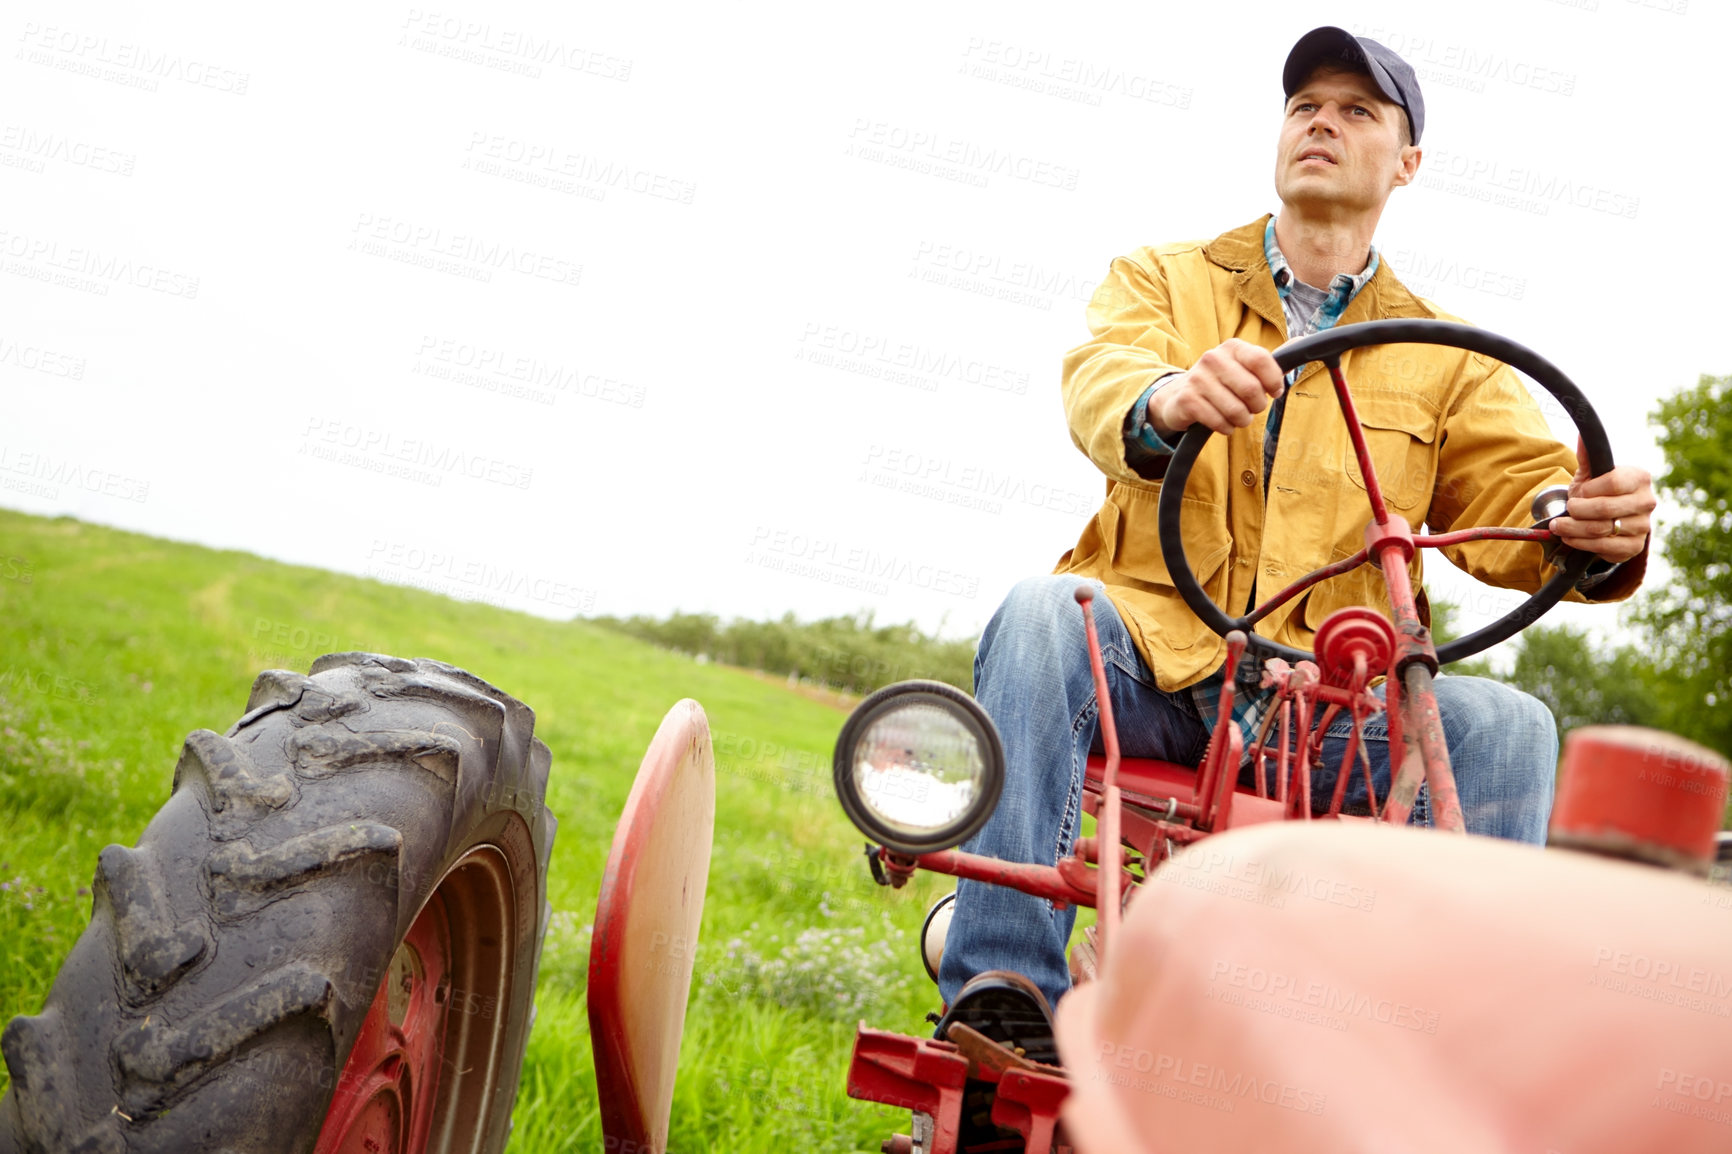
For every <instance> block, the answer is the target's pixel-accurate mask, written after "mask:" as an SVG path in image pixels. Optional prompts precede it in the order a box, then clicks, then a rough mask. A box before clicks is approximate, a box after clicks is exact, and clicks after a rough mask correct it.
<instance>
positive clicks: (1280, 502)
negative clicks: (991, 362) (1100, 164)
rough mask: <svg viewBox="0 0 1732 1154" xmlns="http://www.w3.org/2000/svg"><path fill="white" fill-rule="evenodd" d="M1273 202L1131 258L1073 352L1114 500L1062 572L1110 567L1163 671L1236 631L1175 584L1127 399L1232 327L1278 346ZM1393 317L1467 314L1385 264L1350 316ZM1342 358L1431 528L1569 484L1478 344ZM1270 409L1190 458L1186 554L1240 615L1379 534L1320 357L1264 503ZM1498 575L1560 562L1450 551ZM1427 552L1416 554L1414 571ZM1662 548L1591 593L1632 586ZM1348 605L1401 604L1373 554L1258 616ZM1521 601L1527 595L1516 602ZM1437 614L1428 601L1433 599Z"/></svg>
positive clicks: (1416, 512) (1492, 550)
mask: <svg viewBox="0 0 1732 1154" xmlns="http://www.w3.org/2000/svg"><path fill="white" fill-rule="evenodd" d="M1268 219H1269V218H1268V217H1267V216H1265V217H1262V218H1259V219H1258V220H1257V221H1255V222H1253V223H1252V224H1248V225H1246V226H1245V227H1244V228H1239V229H1235V230H1233V231H1232V232H1228V233H1225V234H1223V235H1221V236H1218V237H1216V238H1215V239H1214V240H1212V241H1208V242H1206V243H1204V242H1200V241H1192V242H1187V243H1182V244H1170V245H1158V246H1155V247H1153V248H1144V249H1139V250H1138V251H1137V252H1134V253H1132V254H1131V255H1129V256H1124V257H1120V258H1118V259H1117V260H1115V261H1114V262H1113V264H1112V268H1111V271H1110V272H1109V274H1108V275H1107V277H1106V279H1105V280H1104V281H1103V282H1102V283H1101V286H1100V288H1099V289H1098V290H1097V291H1096V292H1095V294H1094V299H1093V300H1092V301H1091V302H1090V303H1089V310H1088V321H1089V330H1090V331H1091V332H1092V333H1093V334H1094V339H1093V340H1091V341H1089V342H1088V343H1086V344H1083V345H1080V346H1078V347H1077V348H1075V349H1073V350H1071V352H1070V353H1069V354H1068V355H1067V356H1066V357H1065V361H1064V404H1065V414H1066V417H1067V419H1068V420H1069V422H1070V432H1071V439H1072V440H1073V441H1074V442H1075V443H1076V446H1077V447H1078V448H1079V449H1081V450H1082V451H1083V452H1084V453H1086V454H1087V455H1088V457H1089V459H1090V460H1092V461H1093V462H1094V463H1095V465H1096V466H1097V467H1098V468H1099V469H1100V470H1101V472H1103V473H1105V474H1106V477H1107V491H1106V503H1105V504H1103V505H1102V506H1101V508H1100V511H1099V512H1098V513H1097V514H1096V515H1095V517H1094V519H1093V520H1092V521H1090V522H1089V523H1088V526H1087V527H1086V528H1085V529H1084V530H1083V534H1082V537H1081V539H1080V540H1078V541H1077V543H1076V546H1075V547H1074V548H1072V549H1071V550H1070V551H1068V552H1067V553H1065V555H1064V556H1063V557H1062V558H1060V559H1059V564H1058V568H1057V570H1056V572H1059V573H1076V574H1078V575H1080V576H1084V577H1093V578H1097V579H1099V580H1100V581H1102V582H1104V583H1105V585H1106V589H1107V594H1108V596H1110V597H1111V598H1112V601H1113V604H1114V605H1115V606H1116V607H1117V608H1118V610H1119V615H1120V616H1121V617H1123V618H1124V621H1125V624H1126V625H1127V626H1128V627H1129V629H1130V633H1131V636H1132V637H1133V638H1134V639H1135V641H1136V644H1137V648H1138V649H1139V650H1140V651H1141V652H1142V655H1143V658H1144V660H1146V661H1147V662H1148V663H1149V666H1150V668H1151V669H1153V670H1154V671H1155V676H1156V678H1157V680H1158V682H1159V684H1160V686H1161V688H1162V689H1166V690H1173V689H1180V688H1183V687H1184V686H1187V685H1190V684H1193V683H1194V682H1197V681H1200V680H1202V678H1204V677H1205V676H1207V675H1208V674H1209V673H1211V672H1213V671H1214V670H1215V669H1217V668H1219V666H1220V665H1221V662H1222V661H1223V659H1224V656H1225V649H1226V646H1225V642H1223V641H1222V640H1221V639H1220V638H1218V637H1217V636H1216V635H1215V634H1214V633H1213V632H1212V631H1211V630H1210V629H1209V628H1208V627H1207V626H1206V625H1204V624H1203V623H1202V622H1201V621H1199V620H1198V619H1197V618H1196V616H1195V615H1194V614H1193V613H1192V612H1191V610H1190V608H1189V607H1188V606H1186V605H1185V603H1184V601H1183V600H1182V599H1181V598H1180V596H1179V594H1178V591H1177V590H1175V589H1174V588H1173V585H1172V581H1171V578H1170V577H1169V575H1168V572H1167V565H1166V561H1165V560H1164V559H1163V557H1162V555H1161V547H1160V541H1159V539H1158V536H1157V532H1156V528H1155V506H1156V503H1157V501H1158V500H1159V497H1160V492H1161V483H1160V481H1159V480H1148V479H1145V478H1144V477H1142V476H1139V475H1138V474H1137V473H1135V472H1134V471H1133V470H1132V469H1131V468H1130V467H1129V466H1128V465H1127V464H1126V462H1125V442H1124V426H1125V416H1126V414H1128V413H1129V412H1130V409H1131V406H1132V405H1134V404H1135V403H1136V400H1137V398H1138V397H1139V396H1140V395H1141V394H1142V392H1143V390H1144V389H1145V388H1147V387H1148V386H1149V384H1150V383H1151V382H1152V381H1154V380H1155V379H1156V378H1157V377H1159V376H1161V375H1162V374H1165V373H1171V372H1178V371H1182V370H1185V369H1188V368H1190V367H1191V366H1192V365H1193V364H1194V363H1196V361H1197V359H1198V358H1199V357H1201V356H1202V355H1203V353H1205V352H1207V351H1208V350H1209V349H1211V348H1214V347H1215V346H1216V345H1218V344H1220V343H1221V342H1222V341H1225V340H1227V339H1228V338H1229V337H1238V338H1239V339H1240V340H1244V341H1249V342H1250V343H1252V344H1256V345H1261V346H1262V347H1263V348H1266V349H1270V350H1274V349H1276V348H1278V347H1279V346H1280V345H1281V344H1282V343H1283V342H1285V341H1286V339H1287V324H1286V319H1285V316H1284V315H1283V312H1282V308H1281V298H1280V295H1279V293H1278V292H1277V290H1276V288H1275V282H1274V279H1273V278H1272V277H1271V276H1270V273H1269V265H1268V262H1267V260H1266V259H1265V257H1264V253H1263V230H1264V227H1265V225H1266V224H1267V222H1268ZM1386 317H1435V318H1438V319H1442V320H1458V319H1459V318H1457V317H1452V316H1450V315H1448V314H1447V313H1443V312H1441V311H1439V310H1438V309H1437V308H1435V307H1434V306H1432V305H1431V304H1429V303H1428V302H1426V301H1423V300H1421V299H1420V298H1418V297H1416V296H1414V295H1413V294H1412V293H1410V292H1408V290H1407V289H1406V288H1405V287H1404V286H1403V285H1402V284H1401V282H1400V281H1398V280H1397V279H1396V278H1395V274H1394V273H1392V272H1391V271H1390V269H1389V265H1388V263H1387V262H1384V263H1382V264H1381V265H1380V267H1379V268H1378V270H1377V274H1376V275H1375V276H1373V277H1372V278H1371V280H1370V281H1369V282H1367V283H1366V285H1365V287H1364V288H1363V289H1361V290H1360V292H1359V294H1358V295H1357V296H1355V297H1354V298H1353V301H1352V303H1351V304H1350V305H1348V307H1347V309H1346V311H1345V312H1344V313H1343V314H1342V316H1341V320H1340V323H1341V324H1344V325H1345V324H1353V323H1355V322H1358V321H1368V320H1380V319H1383V318H1386ZM1342 369H1343V371H1344V372H1345V374H1346V377H1347V383H1348V384H1349V386H1351V387H1352V389H1353V397H1354V401H1355V402H1356V404H1357V406H1358V410H1359V417H1360V420H1361V422H1362V423H1363V424H1364V426H1365V432H1366V440H1367V442H1368V444H1369V446H1370V448H1371V452H1372V456H1373V459H1374V460H1375V461H1376V464H1377V475H1378V480H1379V482H1380V483H1381V485H1382V487H1383V493H1384V498H1385V500H1386V501H1387V502H1388V504H1389V506H1390V509H1391V511H1392V512H1397V513H1400V514H1401V515H1403V516H1404V517H1406V518H1407V520H1408V521H1409V523H1411V524H1412V525H1413V527H1414V529H1415V531H1419V529H1420V525H1421V524H1422V523H1424V524H1426V525H1428V526H1430V529H1431V531H1433V532H1446V531H1449V530H1452V529H1466V528H1471V527H1474V526H1481V525H1519V526H1526V525H1528V524H1529V523H1530V522H1531V516H1530V513H1529V504H1530V502H1531V501H1532V499H1533V495H1534V494H1535V493H1537V492H1538V491H1539V490H1540V489H1543V488H1545V487H1546V486H1548V485H1567V484H1569V482H1570V478H1571V476H1572V475H1573V474H1574V472H1575V468H1576V458H1575V454H1574V453H1573V452H1572V451H1570V450H1569V449H1568V448H1566V447H1564V446H1563V445H1560V444H1559V443H1558V441H1557V439H1556V438H1555V437H1554V436H1553V435H1552V433H1551V431H1550V429H1549V428H1548V427H1547V425H1546V422H1545V418H1544V417H1543V416H1542V415H1541V414H1540V410H1539V407H1538V406H1537V405H1536V404H1535V403H1534V400H1533V397H1532V396H1531V395H1530V394H1529V393H1528V391H1527V388H1526V386H1525V385H1524V384H1523V383H1522V382H1521V380H1520V378H1519V377H1517V376H1516V374H1515V373H1514V372H1512V371H1511V370H1510V369H1508V368H1506V367H1504V366H1503V365H1501V364H1499V363H1498V362H1496V361H1493V360H1491V359H1490V358H1488V357H1485V356H1482V355H1481V354H1479V353H1472V352H1467V351H1465V350H1462V349H1452V348H1444V347H1442V346H1438V345H1385V346H1380V347H1375V348H1366V349H1360V350H1356V351H1354V352H1350V353H1348V354H1346V355H1345V356H1344V357H1343V358H1342ZM1267 416H1268V411H1267V410H1265V411H1264V412H1263V413H1261V414H1259V415H1258V416H1257V419H1256V420H1255V421H1253V422H1252V423H1251V425H1250V426H1249V427H1247V428H1244V429H1241V430H1239V431H1238V432H1237V433H1235V434H1234V435H1233V436H1231V437H1219V436H1217V437H1212V438H1210V440H1209V443H1208V444H1207V445H1206V446H1205V447H1204V449H1203V452H1202V455H1201V456H1200V457H1199V458H1198V461H1197V465H1196V467H1195V468H1194V469H1193V470H1192V472H1191V477H1190V484H1189V486H1188V489H1187V491H1186V495H1185V503H1184V510H1185V511H1184V518H1183V522H1182V524H1183V529H1184V540H1185V553H1186V556H1187V558H1188V560H1189V562H1190V565H1191V568H1192V571H1193V572H1195V573H1196V574H1197V576H1198V579H1199V581H1200V582H1201V584H1202V586H1203V588H1204V589H1205V590H1206V591H1207V592H1208V594H1209V596H1210V598H1211V599H1212V600H1213V601H1214V602H1215V603H1216V604H1217V605H1220V606H1222V607H1223V608H1224V609H1225V610H1226V611H1227V613H1228V614H1229V615H1230V616H1234V617H1237V616H1239V615H1240V614H1242V613H1244V612H1245V608H1246V602H1247V599H1248V598H1249V597H1250V595H1251V593H1252V590H1253V586H1255V590H1256V593H1257V595H1258V597H1259V599H1262V598H1266V597H1268V596H1269V595H1271V594H1273V593H1275V592H1276V591H1278V590H1279V589H1281V588H1283V587H1285V586H1286V585H1288V584H1289V583H1291V582H1292V581H1294V580H1296V579H1298V578H1299V577H1301V576H1303V575H1304V574H1306V573H1308V572H1310V571H1311V570H1313V569H1316V568H1318V567H1319V566H1322V565H1327V564H1329V563H1330V562H1332V561H1338V560H1340V559H1341V558H1343V557H1347V556H1350V555H1351V554H1353V553H1356V552H1358V551H1359V550H1360V549H1361V548H1363V547H1364V543H1365V542H1364V530H1365V526H1366V524H1367V523H1368V522H1369V521H1370V519H1371V506H1370V503H1369V502H1368V501H1367V500H1366V497H1365V488H1364V481H1363V479H1362V478H1361V477H1360V475H1359V467H1358V462H1357V461H1356V460H1355V459H1354V456H1353V449H1352V446H1351V444H1350V442H1349V440H1348V436H1347V426H1346V424H1345V422H1344V421H1343V420H1342V416H1341V410H1340V407H1339V405H1338V404H1337V402H1336V400H1335V393H1334V390H1333V389H1332V388H1331V387H1330V383H1329V376H1328V373H1327V371H1326V370H1324V368H1323V366H1322V365H1321V364H1318V363H1316V362H1313V363H1312V364H1309V365H1307V366H1305V368H1304V369H1303V371H1302V372H1301V374H1300V376H1299V378H1298V380H1297V381H1295V382H1294V384H1293V386H1292V389H1291V391H1290V393H1289V395H1288V398H1287V406H1286V413H1285V415H1284V416H1283V418H1282V424H1281V439H1280V442H1279V444H1278V445H1277V447H1276V452H1275V462H1274V472H1273V475H1272V476H1271V478H1270V483H1269V485H1268V504H1267V506H1265V504H1264V497H1263V494H1264V485H1263V427H1264V422H1265V420H1266V418H1267ZM1445 552H1446V553H1447V554H1448V555H1449V558H1450V560H1451V561H1453V562H1455V563H1456V564H1457V565H1459V566H1460V567H1462V568H1463V569H1465V570H1466V571H1467V572H1469V573H1471V574H1472V575H1473V576H1475V577H1477V578H1479V579H1480V580H1482V581H1486V582H1489V583H1491V584H1494V585H1502V586H1506V587H1508V588H1512V589H1519V590H1522V591H1524V592H1532V591H1533V590H1534V589H1537V588H1538V587H1539V585H1540V584H1541V583H1542V582H1543V581H1544V580H1545V578H1546V577H1547V576H1548V575H1549V574H1550V568H1549V567H1548V566H1545V565H1544V564H1543V563H1542V561H1541V550H1540V546H1539V545H1537V544H1534V543H1531V542H1520V541H1496V542H1474V543H1472V544H1469V545H1464V546H1457V547H1454V548H1451V549H1446V550H1445ZM1423 555H1424V551H1423V550H1421V551H1420V552H1419V554H1418V555H1416V556H1415V557H1414V559H1413V562H1412V564H1411V566H1410V568H1411V570H1412V573H1413V578H1414V585H1415V588H1418V586H1419V580H1420V574H1421V560H1420V559H1421V557H1422V556H1423ZM1645 567H1646V553H1645V552H1644V553H1643V555H1642V556H1641V557H1638V558H1636V559H1634V560H1632V561H1629V562H1626V563H1625V564H1624V565H1623V567H1622V568H1620V569H1619V570H1618V571H1617V572H1616V573H1615V574H1613V575H1612V576H1611V577H1609V578H1607V579H1606V580H1604V581H1603V582H1601V584H1599V585H1598V586H1596V587H1595V588H1594V589H1593V590H1592V591H1591V593H1589V594H1588V595H1587V596H1584V595H1583V594H1581V593H1571V594H1570V599H1571V600H1577V601H1581V600H1588V599H1592V600H1596V601H1611V600H1619V599H1622V598H1624V597H1628V596H1629V595H1630V593H1632V592H1633V591H1634V590H1635V588H1636V587H1637V586H1638V585H1639V584H1640V583H1641V580H1642V573H1643V570H1644V569H1645ZM1344 605H1370V606H1372V607H1374V608H1377V609H1379V610H1382V611H1383V612H1384V613H1385V614H1386V615H1387V614H1388V612H1389V598H1388V593H1387V591H1386V590H1385V588H1384V584H1383V579H1382V576H1381V574H1380V573H1379V571H1378V570H1377V569H1376V568H1374V567H1372V566H1370V565H1365V566H1361V567H1360V568H1359V569H1356V570H1354V571H1353V572H1352V573H1348V574H1344V575H1343V576H1340V577H1336V578H1334V579H1332V580H1329V581H1326V582H1324V583H1322V584H1321V585H1318V586H1316V587H1314V588H1313V589H1312V590H1311V592H1310V593H1309V594H1308V595H1307V596H1305V597H1303V598H1301V599H1299V600H1297V601H1294V602H1289V603H1288V604H1287V605H1285V606H1282V607H1281V608H1280V609H1279V610H1277V611H1276V612H1274V613H1272V614H1271V615H1270V616H1269V617H1267V618H1266V619H1264V620H1263V621H1261V622H1259V623H1258V626H1257V632H1258V633H1260V634H1263V635H1264V636H1267V637H1271V638H1273V639H1274V640H1276V641H1279V642H1282V643H1284V644H1286V645H1291V646H1294V647H1297V648H1300V649H1310V648H1311V643H1312V637H1313V635H1314V633H1315V631H1316V629H1317V626H1318V625H1319V624H1321V623H1322V621H1323V619H1324V618H1325V617H1327V616H1328V615H1329V614H1330V613H1332V612H1333V611H1334V610H1336V609H1338V608H1340V607H1342V606H1344ZM1511 607H1512V608H1513V604H1512V606H1511ZM1421 612H1422V614H1426V610H1425V608H1424V605H1423V602H1422V607H1421Z"/></svg>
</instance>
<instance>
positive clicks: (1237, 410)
mask: <svg viewBox="0 0 1732 1154" xmlns="http://www.w3.org/2000/svg"><path fill="white" fill-rule="evenodd" d="M1281 385H1282V373H1281V367H1280V366H1279V365H1277V364H1276V363H1275V357H1274V354H1272V353H1270V352H1269V350H1268V349H1265V348H1263V347H1262V346H1260V345H1254V344H1251V343H1250V342H1249V341H1242V340H1240V339H1239V338H1238V337H1231V338H1229V339H1228V340H1225V341H1222V342H1221V343H1220V344H1218V345H1216V346H1215V347H1214V348H1212V349H1210V350H1209V351H1208V352H1206V353H1204V354H1203V355H1202V356H1201V357H1200V358H1198V360H1197V363H1196V364H1194V365H1192V366H1191V371H1190V372H1188V373H1183V374H1181V375H1180V376H1178V377H1176V378H1175V379H1173V380H1171V381H1168V382H1167V383H1166V384H1165V385H1162V386H1161V387H1160V388H1158V389H1156V390H1155V394H1154V396H1152V397H1150V398H1149V424H1151V425H1153V426H1154V427H1155V432H1157V433H1159V434H1160V435H1161V439H1162V440H1165V441H1173V440H1176V439H1177V438H1178V436H1179V435H1180V434H1182V433H1183V432H1184V431H1185V430H1186V429H1188V428H1190V427H1191V426H1192V425H1198V424H1200V425H1204V426H1206V427H1207V428H1209V429H1210V430H1211V431H1213V432H1216V433H1222V434H1227V433H1231V432H1232V431H1233V430H1235V429H1243V428H1244V427H1245V426H1246V425H1249V424H1250V423H1251V422H1252V421H1253V420H1255V419H1256V416H1257V414H1258V413H1260V412H1262V411H1263V410H1264V409H1266V408H1268V407H1269V401H1270V398H1272V397H1278V396H1280V395H1281Z"/></svg>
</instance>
